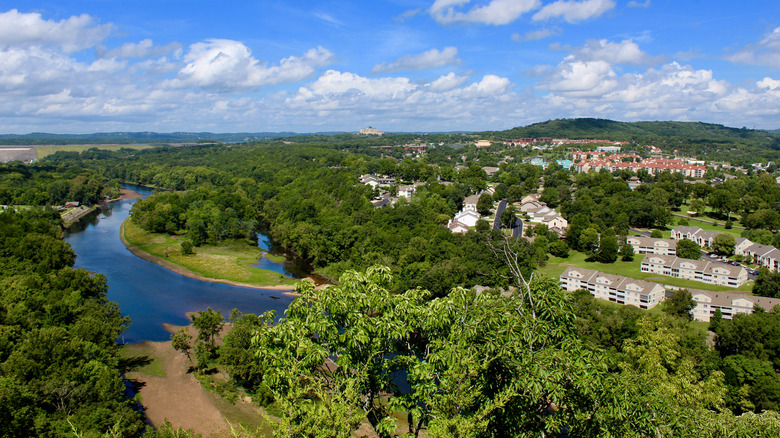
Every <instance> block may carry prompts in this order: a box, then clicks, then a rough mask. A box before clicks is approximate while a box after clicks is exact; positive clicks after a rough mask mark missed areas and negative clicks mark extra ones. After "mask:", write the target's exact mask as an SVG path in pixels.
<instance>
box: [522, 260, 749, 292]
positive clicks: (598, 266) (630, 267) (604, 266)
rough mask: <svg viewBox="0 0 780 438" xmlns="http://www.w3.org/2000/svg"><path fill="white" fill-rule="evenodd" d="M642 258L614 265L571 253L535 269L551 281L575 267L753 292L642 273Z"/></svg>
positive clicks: (690, 286)
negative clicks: (569, 268) (589, 259)
mask: <svg viewBox="0 0 780 438" xmlns="http://www.w3.org/2000/svg"><path fill="white" fill-rule="evenodd" d="M643 257H644V255H640V254H637V255H635V256H634V261H632V262H621V261H620V259H618V261H616V262H615V263H599V262H586V261H585V258H586V257H585V254H583V253H581V252H576V251H573V252H572V253H571V255H570V256H569V257H567V258H565V259H562V258H560V257H550V260H548V261H547V264H546V265H545V266H544V267H541V268H539V269H537V271H538V272H539V273H541V274H544V275H547V276H549V277H551V278H553V279H558V278H559V277H560V276H561V274H562V273H563V271H565V270H566V268H567V267H569V266H577V267H580V268H585V269H593V270H595V271H600V272H606V273H607V274H615V275H622V276H624V277H629V278H636V279H639V280H646V281H652V282H655V283H660V284H665V285H669V286H677V287H684V288H688V289H701V290H710V291H713V292H733V291H742V292H750V291H751V290H753V282H752V281H749V282H747V283H745V284H743V285H742V286H740V287H738V288H731V287H727V286H716V285H713V284H707V283H701V282H698V281H693V280H684V279H681V278H674V277H667V276H664V275H658V274H653V273H649V272H642V270H641V268H640V266H641V264H642V258H643Z"/></svg>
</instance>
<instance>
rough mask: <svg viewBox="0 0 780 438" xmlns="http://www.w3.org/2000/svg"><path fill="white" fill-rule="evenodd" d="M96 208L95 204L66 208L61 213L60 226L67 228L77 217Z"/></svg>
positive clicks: (79, 217)
mask: <svg viewBox="0 0 780 438" xmlns="http://www.w3.org/2000/svg"><path fill="white" fill-rule="evenodd" d="M96 209H97V206H96V205H93V206H92V207H84V206H80V207H75V208H72V209H70V210H68V211H67V212H65V213H62V214H61V215H60V217H61V218H62V226H63V227H64V228H68V227H69V226H71V225H73V224H74V223H76V222H78V221H79V219H81V218H82V217H84V216H86V215H88V214H90V213H92V212H93V211H95V210H96Z"/></svg>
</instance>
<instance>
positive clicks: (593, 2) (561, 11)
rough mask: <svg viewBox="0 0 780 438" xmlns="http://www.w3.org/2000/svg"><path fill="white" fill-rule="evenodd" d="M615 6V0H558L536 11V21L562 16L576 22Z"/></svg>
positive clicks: (600, 13) (595, 15) (568, 20)
mask: <svg viewBox="0 0 780 438" xmlns="http://www.w3.org/2000/svg"><path fill="white" fill-rule="evenodd" d="M614 7H615V2H614V1H613V0H584V1H567V0H558V1H556V2H554V3H550V4H548V5H545V6H544V7H543V8H542V9H541V10H539V12H537V13H535V14H534V16H533V19H534V20H535V21H545V20H549V19H551V18H561V19H563V20H565V21H567V22H569V23H576V22H579V21H583V20H587V19H589V18H594V17H598V16H600V15H602V14H603V13H605V12H607V11H609V10H610V9H612V8H614Z"/></svg>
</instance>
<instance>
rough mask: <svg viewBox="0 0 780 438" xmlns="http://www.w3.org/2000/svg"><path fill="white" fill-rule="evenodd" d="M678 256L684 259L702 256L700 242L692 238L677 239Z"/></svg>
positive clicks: (696, 258)
mask: <svg viewBox="0 0 780 438" xmlns="http://www.w3.org/2000/svg"><path fill="white" fill-rule="evenodd" d="M676 253H677V257H682V258H684V259H693V260H698V259H700V258H701V248H700V247H699V244H698V243H696V242H694V241H693V240H690V239H680V240H678V241H677V249H676Z"/></svg>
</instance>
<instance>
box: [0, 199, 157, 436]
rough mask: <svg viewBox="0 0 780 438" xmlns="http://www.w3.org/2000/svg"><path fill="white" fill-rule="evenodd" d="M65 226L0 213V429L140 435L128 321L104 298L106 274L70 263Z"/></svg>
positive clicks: (39, 216)
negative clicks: (121, 342) (123, 354)
mask: <svg viewBox="0 0 780 438" xmlns="http://www.w3.org/2000/svg"><path fill="white" fill-rule="evenodd" d="M58 223H59V217H58V216H56V215H54V216H52V215H50V214H49V213H48V212H45V211H43V212H42V211H36V210H29V211H22V212H18V213H13V212H10V211H9V212H4V213H2V214H0V224H2V226H0V265H2V266H3V269H2V270H0V291H2V292H0V435H2V436H9V437H16V436H19V437H22V436H41V437H54V436H63V435H66V434H70V433H71V431H72V430H78V431H81V432H82V433H85V434H90V436H93V435H94V436H99V435H101V434H103V433H109V432H110V433H112V434H114V435H115V436H128V437H133V436H140V435H141V434H142V433H143V432H144V430H145V429H146V426H145V423H144V421H143V416H142V414H140V413H139V412H138V411H137V410H136V404H135V402H134V401H132V400H130V399H128V398H127V396H126V395H125V386H124V384H123V380H122V376H121V374H120V373H121V372H122V369H121V366H120V359H119V354H118V351H119V346H117V344H116V342H115V340H116V339H117V338H118V337H119V335H120V334H121V333H122V332H123V331H124V329H125V328H126V327H127V325H128V324H129V320H128V318H126V317H122V315H121V313H120V312H119V309H118V307H117V305H116V304H115V303H112V302H109V301H108V300H107V299H106V291H107V286H106V278H105V276H103V275H101V274H97V275H94V276H92V275H90V274H89V273H88V272H87V271H85V270H81V269H79V270H75V269H72V268H71V265H72V264H73V261H74V255H73V251H72V250H71V249H70V247H69V246H68V245H67V244H66V243H64V242H62V241H60V240H58V239H57V238H56V236H57V234H58V232H59V231H58V230H57V224H58ZM74 428H75V429H74Z"/></svg>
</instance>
